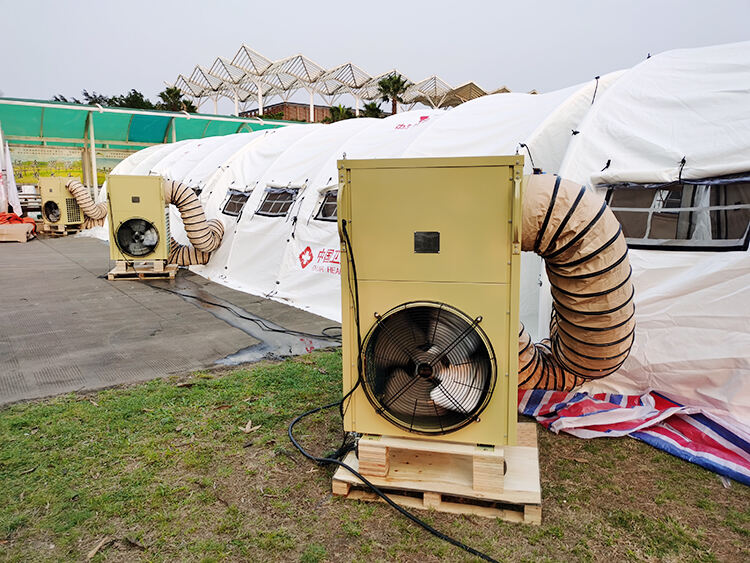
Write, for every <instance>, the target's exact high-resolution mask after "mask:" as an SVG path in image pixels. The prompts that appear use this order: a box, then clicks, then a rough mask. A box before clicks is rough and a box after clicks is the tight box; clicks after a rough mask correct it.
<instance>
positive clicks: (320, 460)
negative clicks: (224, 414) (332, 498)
mask: <svg viewBox="0 0 750 563" xmlns="http://www.w3.org/2000/svg"><path fill="white" fill-rule="evenodd" d="M341 231H342V234H343V235H344V241H343V242H344V244H345V245H346V250H347V259H348V261H349V263H350V265H351V270H350V274H349V276H350V281H351V282H352V283H351V284H350V285H349V291H350V292H351V291H352V287H353V288H354V294H353V295H352V297H353V299H354V322H355V326H356V329H357V382H356V383H355V384H354V386H352V388H351V389H350V390H349V391H348V392H347V393H346V394H345V395H344V396H343V397H342V398H341V399H340V400H338V401H334V402H333V403H329V404H327V405H323V406H320V407H315V408H314V409H310V410H309V411H307V412H304V413H302V414H301V415H299V416H297V417H296V418H295V419H294V420H292V422H291V423H290V424H289V430H288V434H289V440H290V441H291V442H292V445H294V447H295V448H297V450H299V452H300V453H301V454H302V455H303V456H305V457H306V458H307V459H309V460H310V461H314V462H315V463H317V464H319V465H337V466H339V467H343V468H344V469H346V470H347V471H348V472H349V473H351V474H352V475H354V476H355V477H356V478H357V479H359V480H360V481H362V483H364V484H365V485H366V486H367V487H369V488H370V489H371V490H372V491H373V492H374V493H375V494H376V495H378V496H379V497H380V498H382V499H383V500H384V501H385V502H387V503H388V504H390V505H391V506H392V507H393V508H395V509H396V510H397V511H398V512H400V513H401V514H402V515H403V516H405V517H406V518H408V519H409V520H411V521H412V522H414V523H415V524H417V525H418V526H421V527H422V528H424V529H425V530H427V531H428V532H430V533H431V534H433V535H434V536H436V537H438V538H440V539H441V540H444V541H446V542H448V543H450V544H451V545H454V546H456V547H459V548H461V549H463V550H464V551H466V552H468V553H471V554H472V555H475V556H477V557H479V558H481V559H483V560H485V561H491V562H494V563H498V562H497V560H495V559H493V558H492V557H490V556H489V555H487V554H485V553H482V552H481V551H478V550H476V549H474V548H473V547H470V546H468V545H466V544H464V543H462V542H460V541H458V540H457V539H455V538H452V537H451V536H448V535H446V534H444V533H443V532H441V531H440V530H437V529H435V528H433V527H432V526H430V525H429V524H428V523H427V522H425V521H424V520H422V519H420V518H419V517H417V516H415V515H414V514H412V513H411V512H409V511H408V510H406V509H405V508H404V507H402V506H401V505H399V504H397V503H396V502H394V501H393V500H392V499H391V498H390V497H389V496H388V495H387V494H386V493H384V492H383V491H381V490H380V489H379V488H378V487H376V486H375V485H374V484H373V483H371V482H370V481H368V480H367V479H366V478H365V477H364V476H363V475H361V474H360V473H359V472H358V471H356V470H355V469H354V468H353V467H351V466H350V465H348V464H346V463H344V462H343V461H341V460H340V459H337V457H339V456H340V455H343V453H346V451H348V450H347V447H346V438H347V437H346V433H345V434H344V442H343V443H342V447H341V448H339V450H337V452H336V453H335V455H330V456H325V457H318V456H315V455H313V454H311V453H309V452H308V451H307V450H305V448H304V447H302V445H300V443H299V442H297V440H296V439H295V437H294V427H295V426H296V424H297V423H298V422H299V421H301V420H302V419H303V418H306V417H308V416H311V415H313V414H315V413H318V412H320V411H323V410H327V409H331V408H334V407H339V413H340V414H341V417H342V419H343V416H344V403H345V402H346V400H347V399H348V398H349V397H351V395H352V393H354V391H355V390H356V389H357V388H358V387H359V386H360V384H361V383H362V336H361V334H362V333H361V330H360V324H359V287H358V283H357V268H356V265H355V261H354V254H353V251H352V245H351V241H350V240H349V232H348V229H347V222H346V220H342V221H341ZM352 447H353V446H352Z"/></svg>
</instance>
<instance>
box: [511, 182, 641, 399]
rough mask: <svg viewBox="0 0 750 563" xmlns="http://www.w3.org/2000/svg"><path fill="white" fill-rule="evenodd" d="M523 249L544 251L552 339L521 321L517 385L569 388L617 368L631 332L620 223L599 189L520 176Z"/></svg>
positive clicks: (630, 290) (626, 264)
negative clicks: (536, 336)
mask: <svg viewBox="0 0 750 563" xmlns="http://www.w3.org/2000/svg"><path fill="white" fill-rule="evenodd" d="M524 190H525V191H524V199H523V250H529V251H531V250H533V251H534V252H536V253H537V254H539V255H540V256H541V257H542V258H544V261H545V264H546V269H547V275H548V277H549V281H550V284H551V286H552V298H553V308H552V320H551V323H550V339H549V340H545V341H543V342H541V343H539V344H534V343H532V342H531V338H530V336H529V334H528V332H526V330H525V329H524V327H523V325H522V326H521V333H520V335H519V364H518V365H519V372H518V382H519V387H521V388H525V389H529V388H542V389H560V390H570V389H572V388H573V387H575V386H577V385H580V384H582V383H585V382H586V381H588V380H591V379H597V378H599V377H604V376H605V375H609V374H611V373H613V372H614V371H615V370H617V369H618V368H619V367H620V366H621V365H622V364H623V362H624V361H625V359H626V358H627V357H628V354H629V353H630V348H631V346H632V345H633V340H634V338H635V332H634V331H635V319H634V314H635V305H634V303H633V295H634V293H633V292H634V290H633V284H632V283H631V281H630V275H631V268H630V262H629V261H628V248H627V244H626V243H625V238H624V237H623V235H622V227H621V226H620V223H619V222H618V221H617V219H616V218H615V216H614V214H613V213H612V211H611V210H610V209H609V207H608V206H607V204H606V203H605V202H604V201H603V200H602V198H601V197H600V196H598V195H597V194H595V193H593V192H592V191H590V190H587V189H586V188H585V187H582V186H581V185H579V184H575V183H572V182H569V181H567V180H561V179H560V178H559V177H557V176H552V175H546V174H545V175H534V176H529V177H527V178H526V184H525V188H524Z"/></svg>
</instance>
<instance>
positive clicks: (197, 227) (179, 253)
mask: <svg viewBox="0 0 750 563" xmlns="http://www.w3.org/2000/svg"><path fill="white" fill-rule="evenodd" d="M164 200H165V202H166V203H168V204H172V205H174V206H175V207H177V210H178V211H179V212H180V217H182V223H183V225H184V226H185V233H186V234H187V237H188V240H190V245H182V244H177V242H176V241H175V240H174V239H170V252H169V263H170V264H177V265H178V266H190V265H196V264H206V263H207V262H208V259H209V258H210V257H211V252H213V251H214V250H216V249H217V248H219V245H220V244H221V239H222V238H223V237H224V224H223V223H222V222H221V221H220V220H219V219H211V220H206V215H205V213H204V212H203V206H202V205H201V202H200V201H199V200H198V196H196V195H195V192H194V191H193V189H192V188H191V187H190V186H188V185H185V184H181V183H180V182H175V181H174V180H168V179H165V180H164Z"/></svg>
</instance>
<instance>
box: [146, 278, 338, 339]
mask: <svg viewBox="0 0 750 563" xmlns="http://www.w3.org/2000/svg"><path fill="white" fill-rule="evenodd" d="M133 269H134V270H135V265H133ZM146 285H147V286H149V287H153V288H154V289H160V290H162V291H166V292H167V293H172V294H174V295H179V296H180V297H184V298H186V299H195V300H196V301H200V302H201V303H205V304H206V305H212V306H214V307H221V308H222V309H226V310H227V311H229V312H230V313H232V314H233V315H234V316H236V317H238V318H240V319H243V320H246V321H250V322H253V323H255V324H257V325H258V326H259V327H260V328H261V330H263V331H265V332H277V333H280V334H289V335H291V336H300V337H304V338H318V339H325V340H334V341H340V340H341V335H340V334H333V335H331V334H326V332H327V331H330V330H341V329H340V328H339V327H337V326H327V327H326V328H324V329H323V330H321V332H320V334H312V333H310V332H303V331H299V330H292V329H289V328H274V327H272V326H268V325H267V324H266V323H265V322H264V321H263V319H259V318H255V317H250V316H247V315H243V314H242V313H240V312H239V311H237V310H236V309H235V308H234V307H230V306H229V305H224V304H223V303H217V302H216V301H210V300H208V299H205V298H203V297H198V296H197V295H190V294H189V293H181V292H179V291H175V290H174V289H169V288H167V287H161V286H158V285H153V284H150V283H148V282H146Z"/></svg>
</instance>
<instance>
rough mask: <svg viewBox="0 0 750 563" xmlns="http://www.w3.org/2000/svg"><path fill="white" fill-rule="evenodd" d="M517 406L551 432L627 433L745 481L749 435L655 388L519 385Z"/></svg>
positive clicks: (749, 479) (748, 481)
mask: <svg viewBox="0 0 750 563" xmlns="http://www.w3.org/2000/svg"><path fill="white" fill-rule="evenodd" d="M518 410H519V412H521V413H523V414H525V415H528V416H533V417H535V418H536V419H537V421H538V422H539V423H540V424H541V425H542V426H544V427H545V428H547V429H548V430H551V431H552V432H554V433H555V434H557V433H558V432H561V431H562V432H567V433H569V434H572V435H574V436H578V437H579V438H601V437H617V436H631V437H633V438H636V439H638V440H642V441H644V442H646V443H647V444H650V445H652V446H654V447H656V448H659V449H661V450H664V451H666V452H668V453H670V454H672V455H675V456H677V457H679V458H682V459H684V460H686V461H690V462H692V463H695V464H698V465H700V466H702V467H705V468H706V469H709V470H711V471H714V472H716V473H718V474H720V475H724V476H726V477H729V478H731V479H734V480H735V481H738V482H740V483H743V484H745V485H750V435H747V434H746V433H744V432H742V431H741V430H738V429H737V428H730V427H729V426H728V425H727V424H726V422H725V421H721V420H719V419H717V418H715V417H712V416H710V415H707V414H704V413H701V412H700V409H697V408H691V407H686V406H683V405H680V404H678V403H676V402H674V401H672V400H670V399H668V398H667V397H665V396H663V395H660V394H658V393H653V392H652V393H647V394H645V395H641V396H636V395H631V396H628V395H615V394H611V393H598V394H595V395H589V394H586V393H565V392H562V391H545V390H541V389H535V390H520V391H519V392H518Z"/></svg>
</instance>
